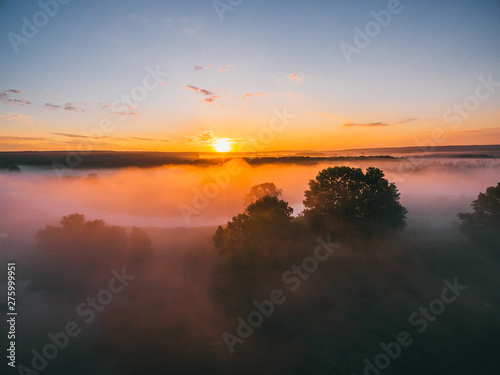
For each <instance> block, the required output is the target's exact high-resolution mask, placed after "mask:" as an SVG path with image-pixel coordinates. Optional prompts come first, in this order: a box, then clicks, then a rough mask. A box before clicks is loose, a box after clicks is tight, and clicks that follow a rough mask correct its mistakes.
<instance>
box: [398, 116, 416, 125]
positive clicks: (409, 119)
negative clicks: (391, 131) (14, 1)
mask: <svg viewBox="0 0 500 375" xmlns="http://www.w3.org/2000/svg"><path fill="white" fill-rule="evenodd" d="M417 120H418V118H416V117H413V118H407V119H404V120H401V121H398V122H397V124H406V123H408V122H413V121H417Z"/></svg>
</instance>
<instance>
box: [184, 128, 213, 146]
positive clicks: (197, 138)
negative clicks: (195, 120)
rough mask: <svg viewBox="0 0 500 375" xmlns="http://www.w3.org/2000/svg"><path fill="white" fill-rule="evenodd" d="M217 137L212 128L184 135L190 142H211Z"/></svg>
mask: <svg viewBox="0 0 500 375" xmlns="http://www.w3.org/2000/svg"><path fill="white" fill-rule="evenodd" d="M216 139H217V137H216V136H215V134H214V132H213V130H204V131H201V132H199V133H198V134H196V135H190V136H188V137H186V140H187V141H188V142H191V143H200V144H201V143H212V142H213V141H215V140H216Z"/></svg>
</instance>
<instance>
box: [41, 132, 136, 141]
mask: <svg viewBox="0 0 500 375" xmlns="http://www.w3.org/2000/svg"><path fill="white" fill-rule="evenodd" d="M51 134H54V135H58V136H61V137H67V138H77V139H95V138H96V137H90V136H88V135H81V134H72V133H56V132H52V133H51ZM99 138H102V139H111V140H115V141H126V140H127V138H116V137H109V136H106V135H105V136H102V137H99Z"/></svg>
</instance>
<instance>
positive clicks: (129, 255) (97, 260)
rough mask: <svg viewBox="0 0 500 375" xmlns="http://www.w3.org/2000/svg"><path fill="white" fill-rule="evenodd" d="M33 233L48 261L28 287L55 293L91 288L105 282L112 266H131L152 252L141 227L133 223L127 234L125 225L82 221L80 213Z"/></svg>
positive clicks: (84, 290) (80, 291)
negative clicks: (136, 226)
mask: <svg viewBox="0 0 500 375" xmlns="http://www.w3.org/2000/svg"><path fill="white" fill-rule="evenodd" d="M35 237H36V239H37V241H38V247H39V248H40V250H41V251H42V253H43V254H44V256H45V257H44V261H46V262H47V264H46V265H45V267H40V269H44V270H45V272H41V271H40V272H39V273H37V274H36V275H35V277H34V278H33V282H32V284H31V285H30V287H31V289H34V290H45V291H48V292H52V293H56V294H69V295H78V293H84V292H86V291H87V290H93V289H95V288H96V287H100V286H102V285H104V283H106V282H107V280H108V279H109V278H110V272H111V270H113V269H118V270H119V269H121V267H124V266H127V267H128V269H129V270H131V269H132V268H136V267H137V266H139V265H140V264H141V263H142V262H144V261H146V260H147V259H148V258H150V257H151V256H152V254H153V253H152V248H151V240H150V239H149V236H148V235H147V234H146V232H144V231H143V230H142V229H140V228H135V227H134V228H133V229H132V232H131V234H130V235H128V234H127V231H126V230H125V228H122V227H118V226H110V225H107V224H106V223H105V222H104V221H103V220H93V221H85V217H84V216H83V215H80V214H72V215H68V216H64V217H63V218H62V219H61V221H60V225H59V226H52V225H47V226H46V227H45V228H44V229H41V230H39V231H38V232H37V234H36V236H35ZM75 293H76V294H75Z"/></svg>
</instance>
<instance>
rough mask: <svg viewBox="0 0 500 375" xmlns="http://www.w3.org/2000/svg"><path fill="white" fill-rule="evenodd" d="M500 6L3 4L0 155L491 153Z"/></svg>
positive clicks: (203, 1) (497, 100)
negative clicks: (461, 148)
mask: <svg viewBox="0 0 500 375" xmlns="http://www.w3.org/2000/svg"><path fill="white" fill-rule="evenodd" d="M499 21H500V1H498V0H495V1H494V0H481V1H473V0H455V1H432V0H421V1H416V0H413V1H411V0H402V1H397V0H390V1H362V0H335V1H331V0H330V1H319V0H316V1H296V0H288V1H261V0H253V1H248V0H220V1H218V0H216V1H213V0H192V1H165V0H162V1H153V0H145V1H140V2H138V1H128V0H123V1H112V0H108V1H95V0H89V1H76V0H72V1H68V0H60V2H57V1H56V0H41V1H39V2H37V1H25V2H22V4H21V3H20V2H18V1H13V0H12V1H10V0H7V1H0V51H1V59H0V64H1V65H0V66H1V69H0V151H22V150H40V151H43V150H70V149H73V150H75V149H76V150H80V149H85V150H89V149H93V150H144V151H149V150H152V151H176V152H177V151H200V152H203V151H213V150H216V151H227V150H232V151H255V150H257V151H278V150H318V151H321V150H338V149H346V148H370V147H398V146H421V145H434V146H438V145H466V144H500V105H499V104H500V47H499V46H500V22H499Z"/></svg>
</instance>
